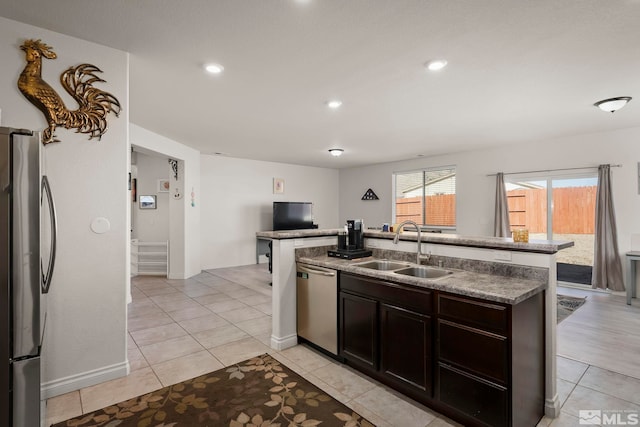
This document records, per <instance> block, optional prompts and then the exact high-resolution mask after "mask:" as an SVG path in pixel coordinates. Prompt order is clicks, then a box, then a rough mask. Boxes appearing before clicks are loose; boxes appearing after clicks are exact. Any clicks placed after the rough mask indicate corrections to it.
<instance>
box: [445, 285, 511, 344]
mask: <svg viewBox="0 0 640 427" xmlns="http://www.w3.org/2000/svg"><path fill="white" fill-rule="evenodd" d="M507 311H508V310H507V307H506V306H504V305H498V304H492V303H487V302H481V301H474V300H471V299H467V298H461V297H457V296H453V295H447V294H439V296H438V312H439V314H440V316H443V317H447V318H449V319H451V320H454V321H456V322H458V323H462V324H465V325H468V326H472V327H475V328H480V329H485V330H488V331H491V332H496V333H499V334H503V335H506V334H507V328H508V322H507V319H508V312H507Z"/></svg>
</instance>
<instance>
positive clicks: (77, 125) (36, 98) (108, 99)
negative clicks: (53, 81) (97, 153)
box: [18, 40, 121, 145]
mask: <svg viewBox="0 0 640 427" xmlns="http://www.w3.org/2000/svg"><path fill="white" fill-rule="evenodd" d="M20 49H22V50H23V51H24V52H25V54H26V55H25V56H26V60H27V66H26V67H24V70H22V73H21V74H20V78H19V79H18V88H19V89H20V92H22V94H23V95H24V96H25V97H26V98H27V99H28V100H29V101H30V102H31V103H32V104H33V105H35V106H36V107H38V109H39V110H40V111H42V113H43V114H44V116H45V118H46V119H47V124H48V127H47V128H46V129H45V130H44V132H43V133H42V143H43V144H45V145H46V144H49V143H50V142H59V140H58V139H55V138H56V136H55V135H54V132H55V130H56V126H64V127H65V128H67V129H76V132H80V133H87V134H89V139H93V138H98V140H99V139H100V138H101V137H102V135H103V134H104V133H105V132H106V131H107V128H108V127H107V114H109V113H110V112H113V113H114V114H115V115H116V116H118V115H119V114H120V108H121V107H120V103H119V102H118V100H117V99H116V98H115V97H114V96H113V95H111V94H110V93H107V92H105V91H103V90H100V89H98V88H95V87H93V84H94V83H96V82H105V81H104V80H102V79H101V78H99V77H98V76H97V75H96V73H101V72H102V71H101V70H100V69H99V68H98V67H96V66H94V65H91V64H80V65H78V66H77V67H70V68H69V69H68V70H66V71H65V72H64V73H62V75H61V76H60V82H61V83H62V86H63V87H64V88H65V90H66V91H67V92H68V93H69V95H71V96H72V97H73V99H75V100H76V101H77V102H78V109H77V110H73V111H70V110H69V109H68V108H67V107H66V106H65V105H64V102H63V101H62V98H61V97H60V95H58V93H57V92H56V91H55V90H54V89H53V88H52V87H51V86H49V84H48V83H47V82H45V81H44V80H43V79H42V57H45V58H47V59H56V58H57V55H56V54H55V52H53V50H51V49H52V48H51V47H50V46H47V45H46V44H44V43H42V42H41V41H40V40H27V41H25V42H24V43H23V44H22V46H20Z"/></svg>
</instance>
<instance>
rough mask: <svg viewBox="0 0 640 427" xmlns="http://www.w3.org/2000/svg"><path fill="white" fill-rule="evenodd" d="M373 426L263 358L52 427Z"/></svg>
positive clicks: (287, 371) (294, 375) (274, 361)
mask: <svg viewBox="0 0 640 427" xmlns="http://www.w3.org/2000/svg"><path fill="white" fill-rule="evenodd" d="M317 425H322V426H336V427H337V426H341V427H375V426H374V425H373V424H371V423H370V422H369V421H367V420H366V419H364V418H363V417H361V416H360V415H359V414H357V413H355V412H353V411H352V410H351V409H349V408H347V407H346V406H345V405H343V404H342V403H340V402H338V401H337V400H335V399H333V398H331V397H330V396H328V395H327V394H326V393H324V392H323V391H322V390H320V389H319V388H317V387H316V386H314V385H313V384H311V383H309V382H308V381H307V380H305V379H304V378H302V377H301V376H299V375H298V374H296V373H295V372H293V371H291V370H290V369H289V368H287V367H286V366H284V365H283V364H282V363H280V362H278V361H277V360H275V359H274V358H272V357H271V356H269V355H268V354H263V355H261V356H258V357H255V358H253V359H249V360H245V361H244V362H241V363H238V364H236V365H232V366H229V367H227V368H222V369H220V370H217V371H215V372H211V373H208V374H205V375H202V376H199V377H197V378H192V379H190V380H187V381H183V382H181V383H178V384H174V385H172V386H168V387H165V388H162V389H160V390H156V391H154V392H151V393H148V394H145V395H143V396H138V397H135V398H133V399H130V400H126V401H124V402H120V403H118V404H115V405H112V406H108V407H106V408H103V409H100V410H98V411H95V412H92V413H90V414H84V415H81V416H79V417H76V418H73V419H70V420H67V421H63V422H60V423H57V424H54V425H53V427H71V426H82V427H91V426H101V427H116V426H118V427H183V426H204V427H213V426H229V427H280V426H289V427H294V426H300V427H307V426H317Z"/></svg>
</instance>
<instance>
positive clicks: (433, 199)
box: [396, 194, 456, 227]
mask: <svg viewBox="0 0 640 427" xmlns="http://www.w3.org/2000/svg"><path fill="white" fill-rule="evenodd" d="M426 199H427V218H428V219H429V225H434V226H437V227H455V225H456V195H455V194H440V195H436V196H427V197H426ZM405 220H412V221H415V222H417V223H418V224H422V197H407V198H397V199H396V221H397V222H402V221H405Z"/></svg>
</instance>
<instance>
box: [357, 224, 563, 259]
mask: <svg viewBox="0 0 640 427" xmlns="http://www.w3.org/2000/svg"><path fill="white" fill-rule="evenodd" d="M364 236H365V237H375V238H378V239H393V237H394V236H395V233H390V232H388V231H376V230H367V231H365V233H364ZM400 240H413V241H416V240H418V233H416V232H408V231H404V232H402V233H400ZM420 241H422V242H425V243H437V244H441V245H454V246H467V247H476V248H488V249H505V250H511V251H522V252H536V253H544V254H553V253H556V252H558V251H559V250H561V249H566V248H570V247H571V246H573V245H574V243H573V242H570V241H565V240H533V239H532V240H529V242H528V243H520V242H514V241H513V239H512V238H511V237H492V236H462V235H460V234H445V233H429V232H422V235H421V236H420Z"/></svg>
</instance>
